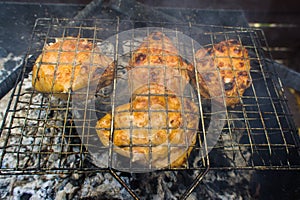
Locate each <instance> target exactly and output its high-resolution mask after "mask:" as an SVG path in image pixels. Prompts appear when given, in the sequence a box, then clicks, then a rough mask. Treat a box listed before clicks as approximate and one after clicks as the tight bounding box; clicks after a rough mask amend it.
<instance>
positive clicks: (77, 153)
mask: <svg viewBox="0 0 300 200" xmlns="http://www.w3.org/2000/svg"><path fill="white" fill-rule="evenodd" d="M141 27H142V28H143V31H142V32H138V31H135V30H137V29H138V28H141ZM151 27H156V29H158V30H159V31H160V32H162V33H164V34H169V35H171V36H172V38H173V41H177V42H178V44H179V43H180V37H179V36H180V34H184V35H186V36H188V37H189V38H192V40H191V41H188V42H189V43H190V44H191V46H190V47H191V49H190V52H192V54H193V53H194V52H196V51H197V49H196V47H195V45H194V44H193V43H194V41H195V42H197V43H199V44H200V46H201V47H203V48H205V47H208V46H211V45H212V44H216V43H218V42H220V41H228V40H232V39H234V40H237V41H239V42H240V43H241V44H242V45H243V47H244V48H245V49H247V50H248V52H249V59H250V65H251V70H250V74H251V81H252V84H251V86H250V87H249V88H248V89H246V91H245V93H244V94H243V95H242V96H240V97H239V101H240V103H239V104H238V105H236V106H235V107H234V108H232V107H227V108H226V109H225V110H224V112H223V114H224V115H223V117H221V118H219V121H218V122H215V123H221V124H222V129H221V131H220V133H219V134H218V137H217V138H216V143H214V144H213V145H212V144H210V143H209V142H208V141H209V140H210V134H208V126H207V124H208V123H211V121H210V120H211V119H212V116H213V115H215V116H217V115H218V114H219V113H217V112H215V113H214V112H212V110H211V107H210V106H211V104H209V102H208V103H206V102H205V101H204V100H203V101H202V100H201V95H200V94H199V93H197V92H195V90H193V92H191V91H192V89H190V91H188V92H187V95H186V96H188V97H189V98H190V99H191V100H192V101H194V102H195V104H196V105H197V106H198V108H199V121H200V122H199V127H198V130H197V131H196V132H197V133H196V142H195V144H192V145H191V147H192V150H191V152H190V155H189V158H188V159H187V160H186V161H185V164H184V165H182V166H177V167H172V165H170V164H171V163H170V160H168V163H167V164H166V166H165V167H164V168H159V169H155V168H152V167H153V166H151V164H149V163H148V164H147V165H145V166H144V167H142V171H149V170H159V171H167V170H196V171H199V172H201V173H200V174H199V175H198V177H197V178H195V181H194V183H193V184H192V186H191V188H190V190H192V188H193V187H195V185H196V184H197V182H199V181H200V180H201V177H202V176H203V175H204V174H205V172H207V170H208V169H217V170H219V169H258V170H267V169H275V170H278V169H284V170H286V169H288V170H299V169H300V163H299V152H298V151H299V135H298V134H297V131H296V128H295V126H294V124H293V121H292V116H291V114H290V112H289V109H288V107H287V103H286V99H285V97H284V94H283V89H282V85H281V83H280V80H279V79H278V78H277V76H276V72H275V71H273V68H272V67H271V66H272V63H273V61H272V57H271V55H270V54H269V51H268V45H267V41H266V38H265V36H264V34H263V31H262V30H260V29H250V28H239V27H221V26H209V25H198V24H191V23H182V24H174V23H162V22H137V21H128V20H120V19H115V20H112V19H110V20H108V19H107V20H106V19H92V20H78V21H73V20H70V19H38V20H37V21H36V23H35V26H34V29H33V33H32V39H31V45H30V47H29V49H28V53H27V55H26V58H25V62H24V66H23V71H22V73H21V74H20V76H19V81H20V82H19V83H18V84H16V86H15V88H14V89H13V92H12V96H11V99H10V102H9V106H8V108H7V112H6V113H5V116H4V120H3V124H2V127H1V141H0V166H1V169H0V171H1V174H47V173H70V172H72V171H77V172H110V173H111V174H113V176H114V177H115V178H116V179H117V180H118V181H120V182H121V183H122V179H121V178H120V176H119V175H118V173H117V172H118V171H119V170H120V171H130V172H133V171H134V170H135V168H134V167H136V166H134V165H133V164H130V163H132V161H131V160H132V157H130V156H129V159H127V160H126V159H125V160H122V159H121V158H119V157H114V156H113V155H114V154H115V152H114V149H113V146H112V145H109V146H105V145H102V144H101V142H100V141H99V138H98V137H97V134H96V131H95V124H96V122H97V120H98V118H99V115H98V114H99V113H100V115H101V116H103V115H104V114H105V112H103V111H101V109H100V111H99V109H97V107H95V105H94V104H93V105H91V102H92V103H94V101H91V98H90V96H92V98H94V97H95V94H93V93H91V94H90V91H92V90H86V91H81V93H80V94H83V96H84V97H83V98H81V99H80V100H79V101H77V102H74V97H72V95H73V91H71V90H69V91H68V92H66V94H65V98H64V99H63V100H62V99H59V98H56V94H55V93H53V92H50V93H39V92H37V91H35V90H34V89H33V88H32V72H31V70H32V67H33V65H34V62H35V60H36V58H37V57H38V56H39V55H40V54H42V53H43V51H44V50H43V49H44V47H45V46H47V44H49V43H53V42H55V39H57V38H60V39H65V38H68V37H75V38H78V37H80V38H86V39H87V40H88V41H90V42H91V43H93V45H94V46H101V45H102V48H101V50H102V51H103V52H104V53H106V54H107V56H109V57H111V58H112V59H113V60H114V63H115V66H117V70H116V71H115V74H114V76H115V78H114V81H113V83H112V85H113V87H112V90H111V96H110V98H109V101H108V102H106V103H108V104H109V107H110V109H113V108H116V107H117V106H118V105H115V104H114V103H112V102H117V101H116V100H115V99H114V98H115V97H116V94H117V93H120V94H123V93H124V95H126V92H123V93H122V90H119V89H118V88H116V82H117V81H115V80H116V79H117V78H116V77H117V75H118V73H126V72H124V65H123V64H120V63H121V62H123V60H124V59H125V61H126V58H127V57H126V56H128V55H125V56H124V52H121V51H122V47H124V46H126V45H127V46H126V47H127V48H129V49H133V48H134V46H135V42H137V43H139V42H140V39H143V38H145V37H147V36H149V34H151V30H152V28H151ZM157 27H158V28H157ZM128 30H131V32H130V33H131V35H130V34H129V36H130V37H129V36H128V34H127V38H125V39H124V38H122V37H120V34H121V33H122V32H126V31H128ZM132 30H133V31H132ZM139 34H140V35H139ZM112 36H113V37H112ZM112 39H113V40H115V42H114V43H113V45H114V47H115V48H113V50H112V51H109V50H108V49H109V45H108V46H107V43H105V42H107V41H111V40H112ZM123 49H124V48H123ZM183 49H184V48H183ZM130 55H131V54H129V57H130ZM191 60H192V61H191V62H192V63H193V61H195V59H193V55H192V59H191ZM127 61H128V60H127ZM88 91H89V92H88ZM198 97H200V98H198ZM102 101H105V100H103V99H102ZM78 103H79V104H80V106H74V105H75V104H76V105H77V104H78ZM102 103H103V102H102ZM112 132H113V131H112V130H111V133H112ZM168 148H169V149H170V147H168ZM208 150H210V152H207V151H208ZM168 151H169V153H170V150H168ZM206 152H207V153H206ZM149 154H150V156H151V151H150V153H149ZM167 156H169V157H170V155H167ZM121 157H122V156H121ZM116 159H120V160H122V162H128V163H129V164H128V165H126V166H125V167H124V166H123V165H122V167H121V166H120V165H119V162H120V161H118V160H116ZM114 163H115V164H114ZM138 167H139V169H141V166H140V165H138ZM144 168H145V169H144ZM124 187H126V188H127V187H128V186H127V185H126V184H125V183H124ZM129 191H130V189H129Z"/></svg>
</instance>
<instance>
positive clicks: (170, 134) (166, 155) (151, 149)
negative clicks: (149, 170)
mask: <svg viewBox="0 0 300 200" xmlns="http://www.w3.org/2000/svg"><path fill="white" fill-rule="evenodd" d="M113 116H114V119H112V117H113ZM198 120H199V112H198V106H197V105H196V104H195V103H193V102H192V101H191V100H189V99H187V98H182V97H181V98H180V97H178V96H176V94H175V93H173V92H172V91H170V90H168V89H166V88H165V87H164V86H161V85H158V84H155V83H152V84H150V85H144V86H143V87H141V88H138V89H137V90H136V91H135V93H134V94H133V97H132V101H131V102H130V103H128V104H124V105H121V106H118V107H116V108H115V111H114V114H113V115H112V114H111V113H110V114H106V115H105V116H104V117H103V118H101V119H100V120H99V121H98V122H97V125H96V131H97V133H98V136H99V138H100V140H101V142H102V143H103V145H104V146H108V145H109V143H110V139H112V143H113V144H114V148H113V149H114V150H115V152H117V153H119V154H121V155H123V156H125V157H128V158H130V159H131V161H132V162H138V163H140V164H144V165H146V166H149V164H151V166H152V167H153V168H164V167H167V166H171V167H178V166H181V165H184V164H186V159H187V157H188V155H189V153H190V152H191V150H192V148H193V145H194V144H195V142H196V133H197V128H198ZM112 121H113V122H114V124H113V130H114V131H113V134H112V132H111V130H110V129H111V123H112ZM169 159H170V160H169Z"/></svg>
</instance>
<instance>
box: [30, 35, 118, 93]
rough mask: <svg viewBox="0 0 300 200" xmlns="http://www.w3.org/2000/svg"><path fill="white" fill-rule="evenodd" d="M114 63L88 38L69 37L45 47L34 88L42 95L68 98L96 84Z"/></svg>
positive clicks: (33, 75) (37, 62) (33, 80)
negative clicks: (68, 95)
mask: <svg viewBox="0 0 300 200" xmlns="http://www.w3.org/2000/svg"><path fill="white" fill-rule="evenodd" d="M111 64H112V60H111V59H110V58H108V57H106V56H104V55H102V54H101V53H100V50H99V49H98V48H97V47H95V46H94V45H93V43H92V42H89V41H88V40H87V39H78V38H74V37H66V38H63V39H58V40H57V41H56V42H55V43H53V44H50V45H49V46H46V47H44V49H43V52H42V53H41V54H40V55H39V57H38V58H37V60H36V62H35V64H34V66H33V74H32V85H33V88H34V89H35V90H37V91H39V92H44V93H53V94H54V95H56V96H58V97H61V98H66V97H67V95H66V93H67V92H68V91H69V90H72V91H77V90H80V89H83V88H86V87H87V86H88V85H90V86H91V85H93V84H94V85H95V84H96V83H97V81H98V79H99V77H100V76H101V75H102V73H103V72H104V70H105V69H106V68H107V67H108V66H109V65H111Z"/></svg>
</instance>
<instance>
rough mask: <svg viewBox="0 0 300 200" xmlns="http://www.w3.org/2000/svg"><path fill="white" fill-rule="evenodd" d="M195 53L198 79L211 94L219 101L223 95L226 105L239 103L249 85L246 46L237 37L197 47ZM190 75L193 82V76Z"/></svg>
mask: <svg viewBox="0 0 300 200" xmlns="http://www.w3.org/2000/svg"><path fill="white" fill-rule="evenodd" d="M195 57H196V62H197V67H196V69H197V75H198V80H199V81H198V83H199V85H201V87H203V90H204V91H208V93H209V96H210V98H212V99H215V100H216V101H220V102H221V103H224V102H222V101H224V99H225V103H226V106H232V107H234V106H235V105H236V104H238V103H239V102H240V98H241V96H242V95H243V94H244V92H245V90H246V89H247V88H248V87H250V85H251V78H250V59H249V56H248V51H247V49H246V48H245V47H243V46H242V45H241V44H240V43H239V42H238V41H236V40H228V41H222V42H220V43H217V44H215V45H213V46H212V47H209V48H206V49H200V50H198V51H197V52H196V55H195ZM191 79H192V83H193V85H194V86H196V85H197V84H196V77H195V76H194V77H191ZM203 81H204V82H203ZM223 95H224V97H223Z"/></svg>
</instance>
